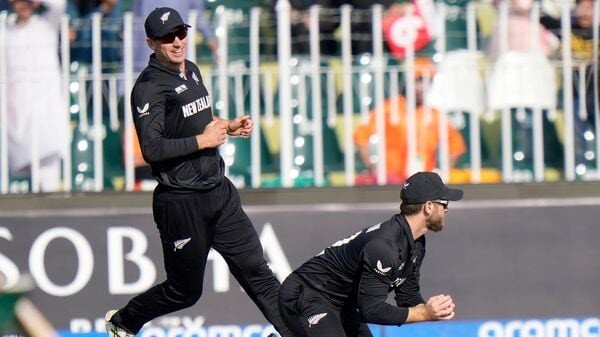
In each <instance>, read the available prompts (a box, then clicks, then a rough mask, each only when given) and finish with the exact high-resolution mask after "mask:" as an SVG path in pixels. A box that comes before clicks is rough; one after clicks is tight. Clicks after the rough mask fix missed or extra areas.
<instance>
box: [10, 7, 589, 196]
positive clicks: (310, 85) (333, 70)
mask: <svg viewBox="0 0 600 337" xmlns="http://www.w3.org/2000/svg"><path fill="white" fill-rule="evenodd" d="M157 6H170V7H174V8H176V9H177V10H178V11H180V13H182V15H183V16H184V17H185V18H186V19H187V20H186V21H187V22H189V23H191V24H192V26H193V27H192V31H191V32H190V34H189V35H188V49H189V50H188V56H189V58H190V59H192V60H194V61H196V62H197V63H198V64H199V65H200V67H201V70H202V71H203V78H204V81H205V82H206V85H207V87H208V89H209V92H211V93H212V97H213V102H212V104H213V112H214V113H215V114H216V115H219V116H221V117H224V118H232V117H234V116H237V115H241V114H250V115H251V116H252V117H253V118H254V119H255V120H256V121H257V122H258V123H257V126H258V128H257V130H256V132H255V134H254V136H253V137H252V138H251V139H250V140H246V139H237V138H230V139H229V141H228V143H227V144H226V145H224V146H223V147H222V148H221V153H222V155H223V157H224V158H225V161H226V164H227V168H228V171H227V174H228V175H229V176H230V178H231V179H232V180H233V181H234V182H235V183H236V185H238V186H239V187H242V188H243V187H256V188H270V187H309V186H317V187H321V186H362V185H385V184H398V183H402V182H403V181H404V179H405V178H406V177H407V176H408V175H410V174H411V173H413V172H415V171H418V170H438V171H439V172H440V173H441V174H442V175H443V176H444V177H445V178H446V179H447V180H449V181H450V182H453V183H498V182H507V183H508V182H542V181H564V180H566V181H573V180H597V179H600V175H599V171H598V167H599V165H598V162H599V159H598V149H599V148H600V142H599V141H598V138H597V135H598V130H599V127H598V16H599V14H598V11H599V9H598V4H597V3H595V2H594V1H592V0H577V1H568V0H543V1H536V0H504V1H503V0H474V1H468V0H444V1H434V0H414V1H412V2H411V1H393V0H387V1H359V0H354V1H350V0H347V1H342V0H338V1H333V0H331V1H325V0H323V1H317V0H304V1H299V0H290V1H288V0H279V1H266V0H264V1H259V0H254V1H250V0H212V1H211V0H208V1H201V0H195V1H192V0H189V1H183V0H176V1H166V0H163V1H159V0H123V1H119V0H94V1H92V0H86V1H84V0H40V1H29V0H4V1H0V11H2V14H1V15H0V24H1V25H0V27H1V28H0V59H1V62H0V117H1V118H0V165H1V166H0V167H1V170H0V191H1V192H2V193H3V194H6V193H31V192H33V193H38V192H59V191H72V190H75V191H103V190H115V191H123V190H128V191H134V190H148V189H151V188H152V187H153V184H154V183H153V180H152V177H151V172H149V168H148V166H147V165H146V164H145V163H144V161H143V158H142V157H141V154H140V153H139V148H138V147H137V140H136V138H135V135H134V134H133V132H134V131H133V127H132V124H131V118H130V117H131V111H130V107H129V97H128V96H129V90H130V89H131V85H132V83H133V81H134V80H135V77H136V76H137V74H138V73H139V71H140V70H141V69H143V67H144V66H145V64H146V63H147V59H148V55H149V49H148V48H147V47H146V44H145V36H144V32H143V28H142V27H143V20H144V18H145V16H146V14H147V13H149V11H150V10H152V9H153V8H154V7H157ZM594 27H595V29H594Z"/></svg>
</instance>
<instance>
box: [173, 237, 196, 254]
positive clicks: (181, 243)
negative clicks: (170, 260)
mask: <svg viewBox="0 0 600 337" xmlns="http://www.w3.org/2000/svg"><path fill="white" fill-rule="evenodd" d="M191 240H192V238H187V239H183V240H177V241H175V242H174V243H173V245H174V246H175V249H173V251H174V252H176V251H177V249H179V250H181V249H183V246H185V245H186V244H187V243H188V242H190V241H191Z"/></svg>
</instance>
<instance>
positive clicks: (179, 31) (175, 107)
mask: <svg viewBox="0 0 600 337" xmlns="http://www.w3.org/2000/svg"><path fill="white" fill-rule="evenodd" d="M144 27H145V30H146V35H147V37H148V38H147V43H148V46H149V47H150V48H151V49H152V50H153V51H154V53H153V54H152V55H151V56H150V60H149V62H148V66H147V67H146V68H145V69H144V70H143V71H142V73H141V74H140V75H139V77H138V79H137V81H136V83H135V86H134V88H133V92H132V94H131V98H132V101H131V102H132V103H131V105H132V111H133V119H134V122H135V127H136V131H137V134H138V139H139V142H140V147H141V150H142V154H143V156H144V159H145V160H146V161H147V162H148V163H149V164H150V166H151V167H152V173H153V175H154V177H155V178H156V180H157V181H158V186H157V187H156V189H155V190H154V196H153V206H152V210H153V214H154V221H155V222H156V224H157V227H158V230H159V232H160V239H161V243H162V248H163V257H164V264H165V269H166V274H167V280H166V281H165V282H163V283H161V284H159V285H156V286H154V287H153V288H151V289H149V290H147V291H146V292H144V293H143V294H140V295H138V296H136V297H134V298H133V299H131V300H130V301H129V303H127V305H126V306H125V307H123V308H121V309H120V310H118V311H115V310H112V311H109V312H108V313H107V314H106V317H105V318H106V328H107V331H108V334H109V336H111V337H115V336H119V337H123V336H134V335H135V334H136V333H138V331H139V330H140V329H141V328H142V326H143V325H144V324H145V323H146V322H148V321H150V320H152V319H154V318H156V317H158V316H161V315H164V314H168V313H171V312H174V311H176V310H180V309H183V308H186V307H189V306H191V305H193V304H194V303H196V302H197V301H198V299H199V298H200V296H201V295H202V283H203V279H204V272H205V267H206V261H207V257H208V253H209V250H210V249H211V248H214V249H215V250H216V251H217V252H219V253H220V254H221V255H222V256H223V258H224V259H225V261H226V262H227V264H228V266H229V269H230V270H231V272H232V273H233V275H234V276H235V278H236V279H237V280H238V282H239V283H240V285H241V286H242V287H243V288H244V290H245V291H246V293H247V294H248V296H250V298H251V299H252V300H253V301H254V303H256V305H257V306H258V308H259V309H260V310H261V312H262V313H263V314H264V315H265V317H266V318H267V320H269V322H271V323H272V324H273V325H274V326H275V328H276V329H277V330H278V331H279V333H280V334H281V335H282V336H291V334H290V333H289V332H288V330H287V329H286V327H285V325H284V324H283V321H282V320H281V317H280V315H279V311H278V309H277V295H278V291H279V286H280V284H279V281H278V280H277V279H276V278H275V276H274V275H273V272H272V271H271V269H270V268H269V267H268V265H267V262H266V261H265V259H264V256H263V250H262V247H261V245H260V241H259V239H258V235H257V233H256V230H255V229H254V227H253V226H252V223H251V222H250V219H249V218H248V216H247V215H246V213H245V212H244V211H243V209H242V207H241V204H240V198H239V194H238V192H237V190H236V188H235V187H234V185H233V184H232V183H231V182H230V181H229V179H227V178H226V177H225V176H224V167H225V165H224V162H223V159H222V158H221V156H220V154H219V150H218V147H219V146H220V145H222V144H223V143H225V141H226V139H227V136H228V135H230V136H243V137H247V136H249V135H250V133H251V132H252V130H253V126H254V125H253V122H252V120H251V119H250V118H249V117H248V116H241V117H237V118H235V119H233V120H223V119H220V118H218V117H216V116H213V114H212V109H211V102H210V97H209V95H208V92H207V90H206V87H205V86H204V83H203V82H202V77H201V75H200V71H199V70H198V67H197V66H196V65H195V64H194V63H192V62H190V61H188V60H186V59H185V55H186V36H187V29H188V28H189V27H190V26H188V25H186V24H185V23H184V22H183V20H182V19H181V16H180V15H179V13H177V12H176V11H175V10H174V9H172V8H166V7H161V8H156V9H155V10H154V11H152V12H151V13H150V14H149V15H148V17H147V18H146V21H145V24H144Z"/></svg>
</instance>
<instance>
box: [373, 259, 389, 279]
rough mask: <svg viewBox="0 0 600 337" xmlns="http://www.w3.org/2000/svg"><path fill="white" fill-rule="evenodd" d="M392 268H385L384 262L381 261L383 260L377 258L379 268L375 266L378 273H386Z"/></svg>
mask: <svg viewBox="0 0 600 337" xmlns="http://www.w3.org/2000/svg"><path fill="white" fill-rule="evenodd" d="M390 270H392V267H385V268H384V267H383V264H382V263H381V260H377V268H375V272H377V274H380V275H385V274H387V273H388V272H389V271H390Z"/></svg>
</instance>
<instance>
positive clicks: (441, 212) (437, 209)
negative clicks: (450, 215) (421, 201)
mask: <svg viewBox="0 0 600 337" xmlns="http://www.w3.org/2000/svg"><path fill="white" fill-rule="evenodd" d="M446 202H447V201H446ZM433 204H434V209H433V212H432V213H431V215H430V216H429V217H428V218H427V219H425V225H426V226H427V229H429V230H430V231H432V232H439V231H441V230H442V229H444V220H445V218H446V212H448V204H447V203H446V204H442V203H436V202H434V203H433Z"/></svg>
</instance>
